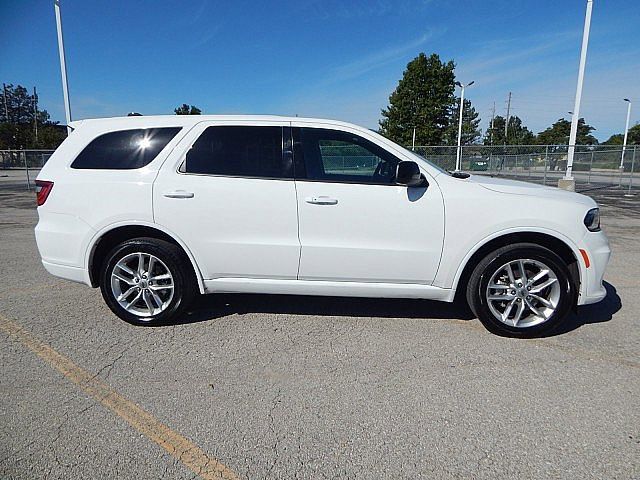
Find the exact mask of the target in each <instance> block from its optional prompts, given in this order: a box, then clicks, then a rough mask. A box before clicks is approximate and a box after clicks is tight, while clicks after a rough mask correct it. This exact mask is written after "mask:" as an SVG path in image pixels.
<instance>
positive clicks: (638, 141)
mask: <svg viewBox="0 0 640 480" xmlns="http://www.w3.org/2000/svg"><path fill="white" fill-rule="evenodd" d="M623 143H624V134H622V133H614V134H613V135H611V136H610V137H609V138H608V139H607V140H606V141H605V142H603V145H622V144H623ZM627 145H640V123H636V124H635V125H634V126H633V127H631V128H630V129H629V131H628V132H627Z"/></svg>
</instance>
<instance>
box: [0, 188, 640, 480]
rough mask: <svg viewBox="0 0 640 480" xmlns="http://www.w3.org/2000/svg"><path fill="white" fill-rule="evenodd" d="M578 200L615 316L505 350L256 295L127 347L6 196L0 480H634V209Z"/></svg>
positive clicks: (439, 328) (425, 326)
mask: <svg viewBox="0 0 640 480" xmlns="http://www.w3.org/2000/svg"><path fill="white" fill-rule="evenodd" d="M7 185H8V184H7ZM589 193H592V194H593V195H594V196H595V197H596V199H597V200H598V201H600V202H601V204H602V208H603V216H602V222H603V227H604V229H605V231H606V232H607V234H608V235H609V238H610V240H611V244H612V248H613V257H612V260H611V263H610V265H609V270H608V273H607V275H606V277H605V278H606V281H607V282H608V284H607V288H608V291H609V295H608V297H607V298H606V299H605V300H604V301H603V302H601V303H600V304H597V305H593V306H588V307H581V308H580V309H579V310H578V314H577V315H573V316H572V318H571V321H570V323H569V325H568V326H567V328H566V329H565V331H563V332H559V334H557V335H552V336H549V337H547V338H541V339H534V340H513V339H506V338H500V337H497V336H494V335H491V334H490V333H488V332H487V331H485V330H484V328H483V327H482V326H481V325H480V323H479V322H478V321H477V320H475V319H472V318H470V315H469V314H468V313H467V312H466V310H465V309H463V308H460V307H456V306H452V305H448V304H441V303H437V302H430V301H411V300H383V299H340V298H316V297H287V296H267V295H224V296H208V297H203V298H200V299H199V300H198V301H197V303H196V304H195V305H194V308H193V309H192V311H191V312H190V314H189V315H187V316H185V318H184V319H183V321H182V322H181V323H179V324H176V325H171V326H165V327H158V328H140V327H133V326H130V325H128V324H126V323H123V322H122V321H120V320H119V319H118V318H116V317H115V316H114V315H113V314H111V312H110V311H109V310H108V308H107V307H106V306H105V305H104V304H103V302H102V298H101V296H100V293H99V291H98V290H95V289H90V288H87V287H85V286H82V285H77V284H73V283H68V282H65V281H63V280H58V279H56V278H54V277H52V276H50V275H48V274H47V273H46V272H45V270H44V269H43V268H42V266H41V265H40V260H39V256H38V253H37V250H36V245H35V240H34V235H33V227H34V225H35V223H36V221H37V214H36V210H35V208H34V198H33V194H32V193H31V194H29V193H26V192H24V191H23V190H22V189H21V188H18V187H17V186H10V185H8V186H7V187H6V188H0V274H1V277H0V278H1V279H2V281H0V336H1V340H0V355H1V359H2V370H1V375H0V385H1V388H0V477H2V478H160V477H162V478H193V477H194V476H196V474H198V473H200V474H201V476H202V477H204V478H215V477H216V476H222V477H227V478H419V477H422V478H479V479H480V478H486V479H496V478H505V479H507V478H508V479H512V478H620V479H631V478H640V408H639V407H638V399H639V398H640V380H639V375H638V374H639V373H640V370H639V367H640V356H639V353H638V351H639V347H640V329H639V326H640V321H639V319H638V315H637V312H638V311H639V309H640V296H639V295H638V293H639V292H640V288H639V287H640V276H639V275H638V273H637V269H638V266H639V265H640V208H638V203H640V202H639V201H638V200H633V199H628V198H626V199H625V198H623V196H622V193H621V192H619V191H618V192H613V193H611V191H607V192H604V191H594V192H589Z"/></svg>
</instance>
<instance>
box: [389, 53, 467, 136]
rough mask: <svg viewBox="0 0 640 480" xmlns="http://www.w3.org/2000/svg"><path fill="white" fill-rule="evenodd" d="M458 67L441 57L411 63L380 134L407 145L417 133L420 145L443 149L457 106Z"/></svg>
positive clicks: (400, 83) (394, 96)
mask: <svg viewBox="0 0 640 480" xmlns="http://www.w3.org/2000/svg"><path fill="white" fill-rule="evenodd" d="M454 68H455V64H454V63H453V61H448V62H446V63H444V62H442V61H441V60H440V57H439V56H438V55H437V54H435V53H434V54H432V55H431V56H429V57H427V56H426V55H425V54H424V53H420V54H419V55H418V56H417V57H416V58H414V59H413V60H412V61H410V62H409V63H408V65H407V68H406V70H405V71H404V72H403V74H402V79H401V80H400V82H399V83H398V86H397V87H396V89H395V90H394V91H393V93H392V94H391V95H390V96H389V106H388V107H387V108H386V109H383V110H382V117H383V118H382V120H381V121H380V133H381V134H383V135H385V136H386V137H388V138H390V139H391V140H394V141H395V142H398V143H400V144H403V145H409V144H410V143H411V141H412V135H413V129H414V127H415V129H416V143H417V144H419V145H442V144H443V143H444V141H445V133H446V131H447V127H448V126H449V124H450V123H451V111H452V110H451V109H452V107H453V106H454V104H455V96H454V91H455V85H454V82H455V75H454Z"/></svg>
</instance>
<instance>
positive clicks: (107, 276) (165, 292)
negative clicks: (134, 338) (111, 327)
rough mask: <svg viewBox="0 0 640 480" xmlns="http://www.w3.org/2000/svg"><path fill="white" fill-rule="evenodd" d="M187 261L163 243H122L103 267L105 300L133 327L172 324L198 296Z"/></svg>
mask: <svg viewBox="0 0 640 480" xmlns="http://www.w3.org/2000/svg"><path fill="white" fill-rule="evenodd" d="M141 257H142V266H141V268H139V267H140V258H141ZM188 262H189V260H188V259H187V258H186V255H185V254H184V252H183V251H182V250H181V249H180V248H179V247H177V246H176V245H174V244H172V243H169V242H166V241H164V240H159V239H156V238H134V239H131V240H127V241H125V242H122V243H120V244H119V245H117V246H116V247H115V248H114V249H113V250H111V252H109V254H108V255H107V257H106V260H105V262H104V263H103V265H102V269H101V271H100V291H101V292H102V297H103V298H104V301H105V302H106V304H107V305H108V306H109V308H110V309H111V311H112V312H113V313H115V314H116V315H117V316H118V317H120V318H121V319H122V320H124V321H125V322H129V323H131V324H133V325H146V326H153V325H160V324H163V323H167V322H170V321H171V320H174V319H176V318H177V317H178V316H179V315H180V314H181V313H182V312H184V310H185V308H186V307H187V306H188V305H189V304H190V303H191V300H193V297H194V296H195V294H196V289H197V284H196V279H195V277H194V274H193V270H192V269H191V266H190V265H189V263H188ZM149 267H151V270H150V269H149ZM114 270H115V275H114ZM127 292H128V293H127Z"/></svg>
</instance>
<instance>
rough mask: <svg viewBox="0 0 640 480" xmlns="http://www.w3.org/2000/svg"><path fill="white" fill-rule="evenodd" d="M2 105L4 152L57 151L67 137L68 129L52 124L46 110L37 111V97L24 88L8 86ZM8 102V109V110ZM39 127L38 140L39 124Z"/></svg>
mask: <svg viewBox="0 0 640 480" xmlns="http://www.w3.org/2000/svg"><path fill="white" fill-rule="evenodd" d="M2 93H3V95H2V97H3V98H2V101H1V103H0V149H7V148H12V149H13V148H15V149H18V148H44V149H53V148H57V147H58V145H60V143H62V141H63V140H64V139H65V138H66V136H67V133H66V129H65V128H64V127H62V126H60V125H58V122H52V121H51V120H50V117H49V113H48V112H47V111H46V110H44V109H40V108H38V109H37V114H36V112H35V111H34V100H36V101H37V98H35V99H34V96H33V95H31V94H29V92H28V90H27V89H26V88H25V87H23V86H21V85H17V86H15V87H14V86H13V85H12V84H8V85H6V88H5V89H4V91H3V92H2ZM5 101H6V109H5ZM36 122H37V126H38V137H37V139H36V135H35V125H36Z"/></svg>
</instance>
